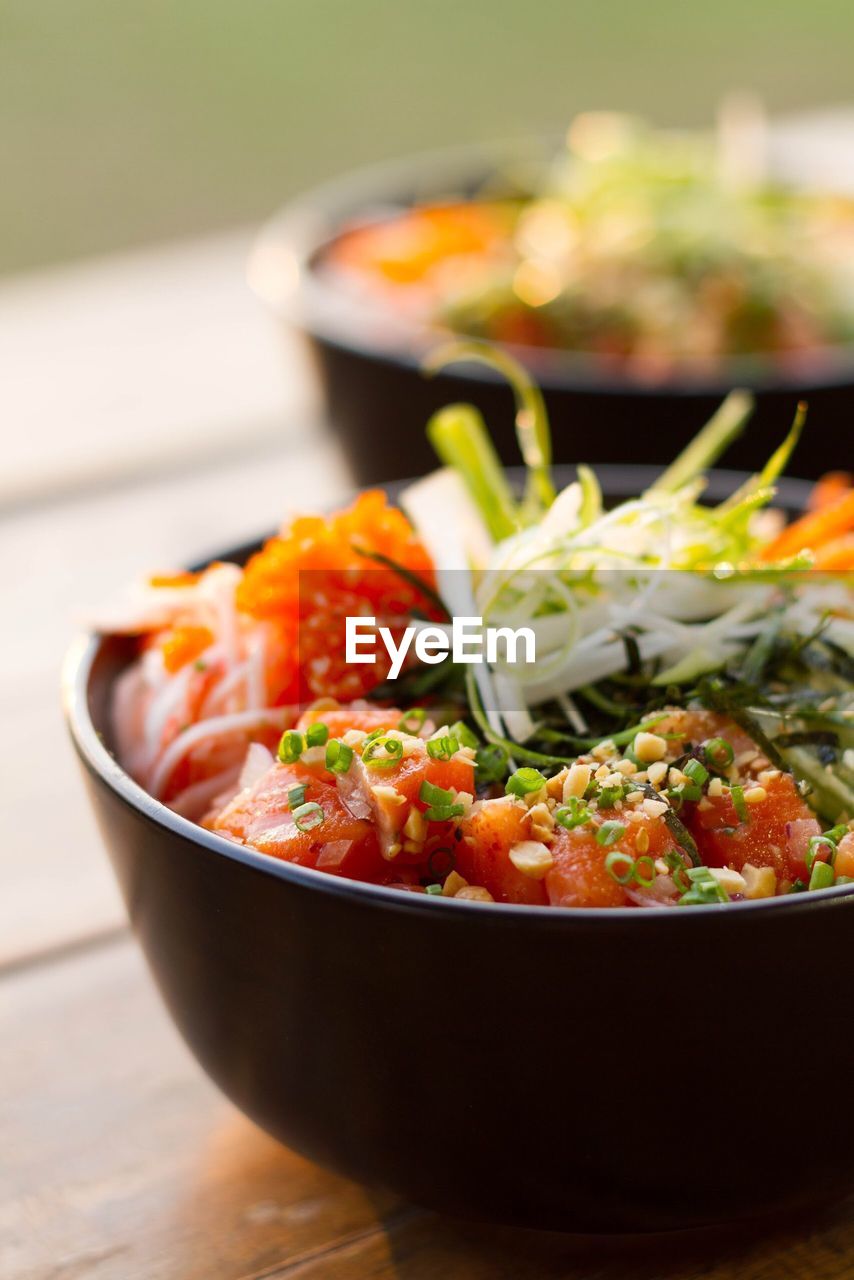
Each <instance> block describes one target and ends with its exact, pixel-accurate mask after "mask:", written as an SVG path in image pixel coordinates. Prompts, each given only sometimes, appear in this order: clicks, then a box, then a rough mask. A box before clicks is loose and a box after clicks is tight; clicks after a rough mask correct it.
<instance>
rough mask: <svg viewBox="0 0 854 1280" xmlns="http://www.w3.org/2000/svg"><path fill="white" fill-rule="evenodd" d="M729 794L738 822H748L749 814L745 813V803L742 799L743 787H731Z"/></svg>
mask: <svg viewBox="0 0 854 1280" xmlns="http://www.w3.org/2000/svg"><path fill="white" fill-rule="evenodd" d="M731 794H732V803H733V807H734V808H735V812H736V815H737V817H738V820H739V822H749V821H750V814H749V813H748V811H747V801H746V800H745V798H744V787H733V788H732V791H731Z"/></svg>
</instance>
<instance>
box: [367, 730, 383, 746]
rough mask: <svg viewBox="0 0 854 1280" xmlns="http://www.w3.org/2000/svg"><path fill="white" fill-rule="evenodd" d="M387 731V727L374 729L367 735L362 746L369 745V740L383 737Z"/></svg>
mask: <svg viewBox="0 0 854 1280" xmlns="http://www.w3.org/2000/svg"><path fill="white" fill-rule="evenodd" d="M384 733H385V729H372V730H371V732H370V733H368V734H366V735H365V741H364V742H363V743H362V746H367V745H368V743H369V742H373V741H374V739H375V738H381V737H382V736H383V734H384Z"/></svg>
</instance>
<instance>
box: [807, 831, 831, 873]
mask: <svg viewBox="0 0 854 1280" xmlns="http://www.w3.org/2000/svg"><path fill="white" fill-rule="evenodd" d="M824 849H826V850H827V854H826V856H825V857H822V856H821V855H822V850H824ZM835 857H836V845H835V844H834V842H833V841H832V840H830V839H828V837H827V836H811V837H810V842H809V845H808V846H807V852H806V857H805V858H804V862H806V864H807V871H812V869H813V867H814V866H815V864H816V863H817V862H826V863H828V864H829V865H830V866H833V860H834V858H835Z"/></svg>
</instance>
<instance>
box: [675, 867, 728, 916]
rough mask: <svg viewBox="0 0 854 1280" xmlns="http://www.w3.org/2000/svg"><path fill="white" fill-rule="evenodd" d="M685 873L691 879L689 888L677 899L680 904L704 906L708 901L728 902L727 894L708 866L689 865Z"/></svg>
mask: <svg viewBox="0 0 854 1280" xmlns="http://www.w3.org/2000/svg"><path fill="white" fill-rule="evenodd" d="M685 874H686V875H687V877H688V879H689V880H690V881H691V888H690V889H689V890H688V891H687V892H686V893H683V894H682V897H681V898H680V899H679V905H680V906H684V907H691V906H705V905H706V904H707V903H710V902H729V894H728V893H727V891H726V889H725V888H724V887H723V885H722V884H720V883H719V881H718V880H716V879H715V877H714V876H713V875H712V873H711V871H710V870H709V868H708V867H689V868H688V870H687V871H686V873H685Z"/></svg>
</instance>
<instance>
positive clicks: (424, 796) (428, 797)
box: [418, 778, 465, 822]
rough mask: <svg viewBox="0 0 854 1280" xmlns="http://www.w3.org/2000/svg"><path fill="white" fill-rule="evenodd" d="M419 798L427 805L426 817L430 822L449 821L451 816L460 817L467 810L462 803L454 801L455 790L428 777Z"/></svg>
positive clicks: (422, 785) (422, 784) (423, 783)
mask: <svg viewBox="0 0 854 1280" xmlns="http://www.w3.org/2000/svg"><path fill="white" fill-rule="evenodd" d="M418 799H419V800H420V801H421V802H422V804H426V805H427V808H426V809H425V810H424V817H425V818H426V819H427V821H428V822H447V821H448V820H449V819H450V818H459V817H460V816H461V815H462V814H463V813H464V812H465V810H464V808H463V806H462V805H461V804H455V803H454V793H453V791H446V790H445V789H444V787H437V786H435V784H434V783H432V782H428V781H427V779H426V778H425V779H424V781H423V782H422V783H421V789H420V790H419V792H418Z"/></svg>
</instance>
